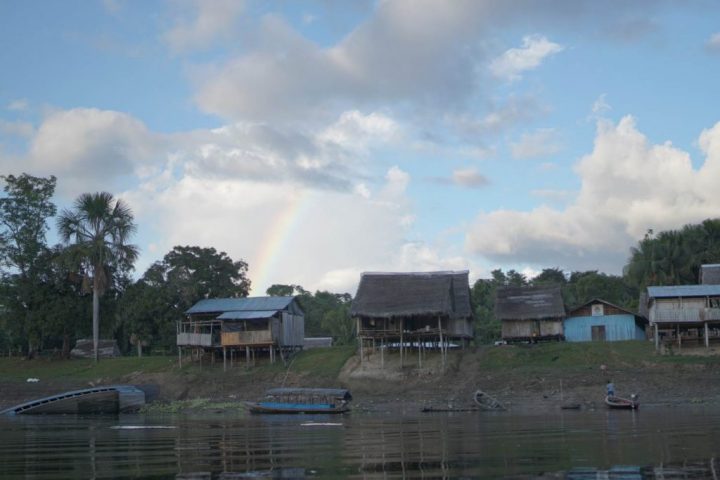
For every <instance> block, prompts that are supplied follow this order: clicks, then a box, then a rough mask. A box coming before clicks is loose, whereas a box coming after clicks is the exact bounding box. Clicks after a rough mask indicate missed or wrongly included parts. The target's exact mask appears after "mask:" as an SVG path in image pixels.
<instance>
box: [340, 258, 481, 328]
mask: <svg viewBox="0 0 720 480" xmlns="http://www.w3.org/2000/svg"><path fill="white" fill-rule="evenodd" d="M350 313H351V315H352V316H353V317H355V318H356V319H357V320H358V335H359V336H365V335H369V336H373V335H376V336H377V335H382V336H387V337H392V336H398V335H400V333H401V332H407V333H408V334H410V333H413V332H434V334H435V335H437V334H438V332H439V331H442V334H443V335H446V336H448V337H456V338H470V337H472V332H473V330H472V319H473V313H472V308H471V306H470V285H469V280H468V272H467V271H460V272H455V271H450V272H403V273H399V272H371V273H363V275H362V278H361V279H360V285H359V286H358V290H357V294H356V295H355V299H354V300H353V303H352V307H351V310H350Z"/></svg>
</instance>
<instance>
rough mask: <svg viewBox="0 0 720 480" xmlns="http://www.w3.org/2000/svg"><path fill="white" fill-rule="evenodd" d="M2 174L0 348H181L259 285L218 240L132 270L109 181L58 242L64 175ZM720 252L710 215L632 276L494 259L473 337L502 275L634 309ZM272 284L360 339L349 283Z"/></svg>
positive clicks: (491, 322) (662, 243) (126, 232)
mask: <svg viewBox="0 0 720 480" xmlns="http://www.w3.org/2000/svg"><path fill="white" fill-rule="evenodd" d="M0 179H2V180H3V181H4V183H5V185H4V195H3V196H2V197H0V352H3V353H5V352H7V351H13V352H18V351H21V352H23V354H25V355H26V356H27V357H28V358H32V357H34V356H36V355H37V354H38V353H40V352H50V351H54V352H61V355H62V356H63V357H67V356H68V355H69V352H70V348H71V346H72V345H73V344H74V343H75V340H77V339H78V338H83V337H88V336H89V335H90V334H91V333H92V334H93V337H95V338H97V337H98V336H99V337H101V338H113V339H115V340H116V341H117V343H118V346H119V347H120V350H121V351H123V352H124V353H126V354H127V353H129V352H131V351H132V350H136V351H137V355H138V356H142V355H143V350H144V349H145V352H146V353H147V352H148V350H149V351H150V352H151V353H152V352H154V353H158V352H160V351H162V352H175V351H176V350H175V349H176V346H175V322H176V321H177V320H179V319H181V318H182V317H183V315H184V313H183V312H185V311H186V310H187V309H188V308H189V307H190V306H192V305H193V304H194V303H195V302H197V301H198V300H201V299H203V298H218V297H243V296H246V295H248V293H249V291H250V279H249V278H248V276H247V273H248V270H249V266H248V264H247V263H246V262H245V261H243V260H233V259H231V258H230V257H229V256H228V255H227V254H226V253H225V252H218V251H217V250H215V249H214V248H211V247H210V248H202V247H197V246H176V247H174V248H173V249H172V250H171V251H170V252H168V253H167V254H166V255H165V256H164V257H163V259H162V260H160V261H158V262H156V263H154V264H153V265H151V266H150V268H148V270H147V271H146V272H144V274H143V275H142V276H141V277H140V278H139V279H137V280H134V279H133V278H132V277H131V272H132V269H133V267H134V265H133V263H134V261H135V259H136V257H137V253H138V252H137V251H136V249H135V247H133V246H132V245H130V244H128V243H127V242H128V240H129V238H130V236H131V234H132V233H133V232H134V230H135V224H134V219H133V216H132V212H131V211H130V210H129V209H128V208H127V206H126V205H125V204H124V203H123V202H121V201H120V200H116V199H114V198H113V196H112V195H111V194H110V193H106V192H101V193H94V194H90V193H86V194H82V195H80V196H79V197H78V199H77V201H76V203H75V205H74V208H73V209H72V210H65V211H63V212H62V214H61V215H59V217H58V219H57V222H56V223H57V226H58V233H59V237H60V238H62V239H63V240H64V241H65V244H63V245H55V246H50V245H48V244H47V241H46V234H47V232H48V230H49V226H48V225H49V222H50V220H51V219H52V218H53V217H55V215H56V213H57V208H56V207H55V205H54V204H53V203H52V197H53V195H54V192H55V187H56V183H57V181H56V178H55V177H52V176H51V177H48V178H42V177H34V176H31V175H27V174H22V175H20V176H13V175H6V176H0ZM718 262H720V219H710V220H705V221H704V222H702V223H701V224H698V225H687V226H685V227H683V228H682V229H680V230H670V231H665V232H660V233H657V234H656V233H655V232H653V231H648V233H647V234H646V235H645V237H644V238H643V239H642V240H640V241H639V242H638V245H637V246H636V247H635V248H633V249H632V250H631V256H630V258H629V260H628V264H627V265H626V266H625V269H624V274H623V276H616V275H607V274H604V273H600V272H598V271H594V270H591V271H584V272H581V271H575V272H566V271H563V270H562V269H560V268H557V267H555V268H546V269H544V270H542V272H541V273H540V274H539V275H538V276H536V277H534V278H531V279H528V278H526V277H525V275H523V274H522V273H519V272H517V271H515V270H508V271H506V272H503V270H501V269H497V270H494V271H493V272H492V278H489V279H479V280H477V281H476V282H475V283H474V284H473V285H472V288H471V302H472V308H473V309H474V314H475V332H476V342H478V343H480V344H483V343H488V342H492V341H493V340H496V339H498V338H499V337H500V330H501V328H500V327H501V326H500V322H499V321H498V320H497V319H495V315H494V307H495V305H494V301H495V292H496V290H497V288H498V287H500V286H508V285H514V286H522V285H535V286H540V285H559V286H560V287H561V289H562V295H563V299H564V301H565V304H566V305H567V306H568V307H574V306H578V305H581V304H583V303H585V302H587V301H589V300H591V299H593V298H602V299H604V300H606V301H608V302H611V303H614V304H617V305H620V306H622V307H625V308H628V309H633V310H634V309H637V307H638V297H639V293H640V292H641V291H643V289H644V288H645V287H646V286H647V285H651V284H652V285H671V284H689V283H695V282H696V279H697V275H698V271H699V268H700V265H701V264H703V263H718ZM90 294H92V295H90ZM101 294H102V295H103V301H102V303H100V295H101ZM267 294H268V295H296V296H297V297H298V301H299V303H300V306H301V307H302V309H303V310H304V312H305V333H306V335H307V336H330V337H332V338H333V339H334V341H335V344H336V345H353V344H354V337H355V333H356V332H355V324H354V322H353V321H352V319H351V318H350V307H351V303H352V296H351V295H350V294H349V293H332V292H327V291H316V292H315V293H311V292H309V291H307V290H305V289H304V288H302V287H301V286H299V285H285V284H277V285H273V286H271V287H270V288H268V289H267ZM348 351H349V350H348ZM308 355H310V354H309V353H308ZM313 355H320V354H319V353H317V354H313ZM340 360H342V355H339V357H338V362H340ZM296 361H302V362H309V363H308V365H311V364H312V362H314V361H315V360H312V355H310V356H308V357H304V356H301V357H298V359H297V360H296ZM688 361H690V360H688ZM333 365H335V363H334V361H333V360H332V359H324V360H318V361H317V368H320V367H323V368H327V369H328V371H334V369H335V368H336V366H333ZM261 368H268V369H271V370H272V368H276V367H275V366H273V367H261Z"/></svg>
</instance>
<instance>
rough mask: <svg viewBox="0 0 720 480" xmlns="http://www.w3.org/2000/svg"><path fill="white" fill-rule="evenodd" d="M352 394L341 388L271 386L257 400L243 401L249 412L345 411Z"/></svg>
mask: <svg viewBox="0 0 720 480" xmlns="http://www.w3.org/2000/svg"><path fill="white" fill-rule="evenodd" d="M350 400H352V395H350V392H349V391H348V390H345V389H342V388H273V389H270V390H268V391H267V392H265V397H264V398H263V399H262V400H260V401H259V402H245V405H247V407H248V410H250V412H251V413H276V414H287V413H311V414H312V413H345V412H347V411H349V410H350V408H349V405H348V403H349V402H350Z"/></svg>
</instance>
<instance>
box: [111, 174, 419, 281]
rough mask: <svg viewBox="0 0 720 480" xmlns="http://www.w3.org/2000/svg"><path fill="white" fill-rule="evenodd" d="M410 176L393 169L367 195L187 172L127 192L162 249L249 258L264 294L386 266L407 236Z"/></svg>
mask: <svg viewBox="0 0 720 480" xmlns="http://www.w3.org/2000/svg"><path fill="white" fill-rule="evenodd" d="M169 168H172V167H169ZM409 181H410V178H409V175H408V174H407V173H406V172H404V171H402V170H400V169H399V168H397V167H393V168H391V169H390V170H389V171H388V173H387V176H386V180H385V182H384V184H382V185H380V186H379V187H378V188H377V189H375V191H374V192H373V193H372V195H368V196H363V195H357V194H353V193H349V192H341V191H329V190H314V189H311V188H308V187H306V186H295V187H287V188H278V186H277V185H273V184H269V183H258V182H253V181H247V180H242V179H237V178H230V177H228V178H223V179H207V178H199V177H197V176H195V175H194V173H190V172H186V173H185V174H184V175H183V176H182V177H181V178H177V179H171V180H170V181H169V182H166V181H160V182H158V183H155V182H154V181H153V180H152V179H148V181H146V182H145V183H144V184H143V185H142V186H141V187H140V188H138V189H134V190H132V191H128V192H125V193H124V194H123V197H124V198H125V199H127V200H128V202H129V203H130V205H131V206H132V208H133V209H134V211H135V212H136V215H137V217H138V223H139V224H140V225H152V226H153V228H155V229H157V231H158V232H162V239H163V240H162V242H163V243H162V244H158V245H157V251H158V252H165V251H167V250H169V249H170V248H172V246H173V245H176V244H193V245H212V246H214V247H216V248H218V249H221V250H223V251H226V252H227V253H228V254H229V255H230V256H231V257H232V258H235V259H237V258H244V259H245V260H247V261H248V262H249V265H250V277H251V279H253V280H254V281H255V282H256V283H255V287H256V288H257V290H256V292H262V291H264V289H265V288H267V287H268V286H269V285H270V284H272V283H296V284H302V285H303V286H304V287H305V288H310V289H315V288H320V287H323V288H329V285H327V284H324V283H323V282H327V281H329V280H327V278H328V277H327V276H326V272H328V271H329V272H335V271H344V270H350V271H357V270H359V269H362V268H364V266H366V265H384V264H386V263H387V262H388V259H389V258H390V256H391V255H392V254H393V252H397V251H398V249H399V248H401V246H402V245H403V242H404V237H405V231H406V228H407V227H406V225H405V220H404V219H405V217H406V216H407V215H408V213H409V210H408V209H409V205H408V202H407V199H406V194H405V190H406V188H407V185H408V183H409ZM230 219H232V220H230ZM156 243H157V242H156ZM349 252H352V253H351V254H349ZM151 257H152V258H151ZM154 257H155V255H151V256H146V257H143V259H141V264H144V265H148V264H149V263H151V262H152V260H153V259H154ZM330 276H331V277H332V274H330ZM358 278H359V277H358ZM323 279H325V280H323ZM356 280H357V279H356ZM338 288H339V287H338Z"/></svg>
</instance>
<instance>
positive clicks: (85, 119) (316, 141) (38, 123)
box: [0, 0, 720, 295]
mask: <svg viewBox="0 0 720 480" xmlns="http://www.w3.org/2000/svg"><path fill="white" fill-rule="evenodd" d="M0 72H1V73H0V172H3V174H16V175H17V174H20V173H23V172H26V173H29V174H32V175H39V176H47V175H55V176H57V178H58V185H57V191H56V196H55V201H56V203H57V204H58V206H59V207H60V208H61V209H62V208H69V207H71V206H72V202H73V200H74V199H75V198H76V197H77V196H78V195H80V194H81V193H85V192H96V191H108V192H111V193H112V194H113V195H115V196H116V197H117V198H120V199H123V200H124V201H126V202H127V203H128V204H129V206H130V207H131V209H132V211H133V213H134V215H135V219H136V223H137V225H138V231H137V234H136V236H135V237H134V239H133V241H134V243H136V244H137V246H138V247H139V248H140V251H141V254H140V258H139V260H138V262H137V264H136V275H137V276H140V275H142V273H143V272H144V271H145V270H146V269H147V268H148V267H149V266H150V265H151V264H152V263H153V262H155V261H158V260H160V259H162V257H163V256H164V255H165V254H166V253H167V252H169V251H170V250H171V249H172V247H173V246H175V245H198V246H202V247H214V248H216V249H217V250H219V251H224V252H226V253H227V254H228V255H229V256H230V257H231V258H233V259H234V260H239V259H243V260H245V261H246V262H248V264H249V271H248V275H249V277H250V279H251V281H252V284H253V290H252V293H253V294H255V295H261V294H263V293H264V291H265V289H266V288H267V287H268V286H270V285H272V284H275V283H282V284H295V285H302V286H303V287H304V288H306V289H308V290H316V289H322V290H329V291H334V292H350V293H354V291H355V288H356V286H357V283H358V281H359V278H360V274H361V273H362V272H364V271H432V270H469V271H470V275H471V280H474V279H477V278H486V277H489V276H490V272H491V271H492V270H494V269H496V268H502V269H504V270H508V269H515V270H518V271H521V272H525V273H526V274H528V275H533V274H535V273H538V272H539V271H540V270H542V269H543V268H560V269H562V270H564V271H567V272H570V271H576V270H583V271H584V270H598V271H601V272H605V273H609V274H619V273H621V272H622V268H623V266H624V264H625V263H626V262H627V259H628V257H629V251H630V248H631V247H632V246H634V245H636V244H637V242H638V240H640V239H641V238H642V237H643V235H644V234H645V233H646V232H647V231H648V230H650V229H652V230H653V231H655V232H658V231H662V230H667V229H674V228H679V227H681V226H683V225H685V224H688V223H697V222H699V221H702V220H704V219H706V218H714V217H718V216H720V188H718V185H717V184H718V180H720V109H718V106H720V90H719V89H718V85H720V3H718V2H715V1H665V0H637V1H634V2H627V1H624V0H623V1H621V0H608V1H603V2H594V1H583V0H554V1H553V0H549V1H545V2H537V1H532V0H524V1H521V0H502V1H501V0H467V1H465V0H451V1H448V0H376V1H362V0H348V1H346V2H342V1H327V0H316V1H297V2H286V1H279V0H277V1H273V0H269V1H251V0H246V1H242V0H147V1H139V0H97V1H93V0H68V1H65V2H57V1H50V0H48V1H40V0H28V1H24V2H12V1H0ZM49 237H50V239H51V240H52V239H53V238H56V237H54V233H53V232H52V231H51V232H50V235H49Z"/></svg>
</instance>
